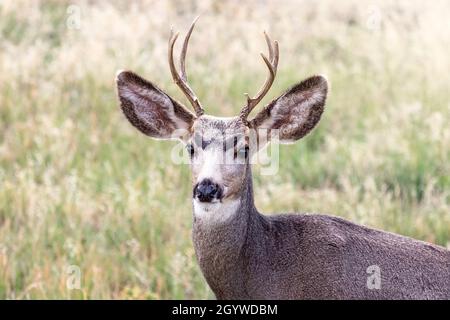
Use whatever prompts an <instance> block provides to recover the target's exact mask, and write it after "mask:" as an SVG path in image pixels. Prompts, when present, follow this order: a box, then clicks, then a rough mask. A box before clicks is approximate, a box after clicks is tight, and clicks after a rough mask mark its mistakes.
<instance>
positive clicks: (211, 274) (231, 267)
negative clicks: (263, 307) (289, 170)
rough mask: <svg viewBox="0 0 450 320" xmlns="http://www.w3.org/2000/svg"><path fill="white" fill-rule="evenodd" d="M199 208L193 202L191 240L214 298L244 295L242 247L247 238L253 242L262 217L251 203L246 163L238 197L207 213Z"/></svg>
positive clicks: (248, 167)
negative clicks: (214, 295) (242, 183)
mask: <svg viewBox="0 0 450 320" xmlns="http://www.w3.org/2000/svg"><path fill="white" fill-rule="evenodd" d="M196 210H197V211H196ZM199 210H201V209H199V207H198V206H196V204H195V202H194V223H193V224H194V225H193V241H194V247H195V251H196V255H197V260H198V262H199V265H200V268H201V269H202V272H203V274H204V276H205V278H206V280H207V282H208V284H209V285H210V287H211V288H212V290H213V291H214V293H215V294H216V296H218V297H226V296H227V295H228V294H231V293H232V294H233V295H234V297H242V298H244V297H245V296H246V295H245V292H244V290H245V288H244V286H242V282H243V281H245V277H246V276H245V272H246V269H245V268H244V261H245V259H243V255H244V254H245V252H244V250H243V248H245V245H246V243H247V242H248V239H252V240H251V241H252V242H253V241H255V237H257V236H258V235H257V234H253V233H255V232H254V231H255V230H256V229H257V228H256V225H257V222H258V221H259V220H260V219H261V217H262V216H261V215H260V214H259V213H258V211H257V210H256V208H255V206H254V201H253V185H252V174H251V168H250V165H248V166H247V169H246V176H245V179H244V185H243V186H242V192H241V196H240V197H239V198H238V199H236V200H230V201H224V203H223V204H222V205H220V206H219V207H217V209H216V210H211V211H210V212H199ZM207 214H210V215H211V216H207ZM213 215H214V216H213ZM249 233H252V235H250V234H249Z"/></svg>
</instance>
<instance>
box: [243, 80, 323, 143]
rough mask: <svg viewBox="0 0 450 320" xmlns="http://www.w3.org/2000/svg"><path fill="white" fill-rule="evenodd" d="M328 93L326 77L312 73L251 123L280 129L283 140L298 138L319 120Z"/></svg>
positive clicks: (281, 139) (271, 128)
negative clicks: (312, 74)
mask: <svg viewBox="0 0 450 320" xmlns="http://www.w3.org/2000/svg"><path fill="white" fill-rule="evenodd" d="M327 92H328V83H327V80H326V78H325V77H323V76H312V77H310V78H308V79H306V80H303V81H302V82H300V83H298V84H297V85H295V86H294V87H292V88H291V89H289V90H288V91H286V92H285V93H284V94H283V95H281V96H280V97H279V98H277V99H275V100H273V101H272V102H271V103H269V104H268V105H267V106H266V107H265V108H264V109H263V110H262V111H261V112H260V113H258V114H257V115H256V117H255V118H254V119H252V120H251V121H250V123H249V126H250V127H251V128H255V129H268V130H274V129H277V130H278V134H279V137H278V138H279V140H280V141H281V142H292V141H294V140H298V139H300V138H302V137H304V136H305V135H306V134H308V133H309V132H310V131H311V130H312V129H313V128H314V127H315V126H316V124H317V123H318V122H319V120H320V117H321V115H322V113H323V110H324V106H325V100H326V96H327Z"/></svg>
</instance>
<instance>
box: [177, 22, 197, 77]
mask: <svg viewBox="0 0 450 320" xmlns="http://www.w3.org/2000/svg"><path fill="white" fill-rule="evenodd" d="M199 17H200V16H197V17H196V18H195V19H194V21H192V24H191V27H190V28H189V31H188V32H187V34H186V37H185V38H184V42H183V50H182V51H181V56H180V69H181V78H182V79H183V80H184V81H187V75H186V53H187V48H188V44H189V39H190V38H191V33H192V31H193V30H194V27H195V23H196V22H197V20H198V18H199Z"/></svg>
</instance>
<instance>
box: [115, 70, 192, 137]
mask: <svg viewBox="0 0 450 320" xmlns="http://www.w3.org/2000/svg"><path fill="white" fill-rule="evenodd" d="M116 81H117V89H118V96H119V100H120V107H121V109H122V111H123V113H124V115H125V117H126V118H127V119H128V121H130V123H131V124H132V125H133V126H134V127H136V128H137V129H138V130H139V131H141V132H142V133H144V134H146V135H148V136H150V137H153V138H159V139H170V138H174V137H173V136H172V134H173V133H174V132H175V130H177V129H184V130H190V127H191V125H192V123H193V121H194V119H195V116H194V115H193V114H192V113H191V112H189V111H188V110H187V109H186V108H185V107H184V106H183V105H182V104H181V103H179V102H177V101H176V100H174V99H172V98H171V97H169V96H168V95H167V94H166V93H164V92H163V91H162V90H161V89H159V88H158V87H157V86H156V85H154V84H153V83H151V82H149V81H147V80H145V79H143V78H141V77H140V76H138V75H137V74H135V73H133V72H130V71H121V72H119V73H118V74H117V77H116Z"/></svg>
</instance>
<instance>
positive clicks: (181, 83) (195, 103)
mask: <svg viewBox="0 0 450 320" xmlns="http://www.w3.org/2000/svg"><path fill="white" fill-rule="evenodd" d="M197 19H198V17H197V18H196V19H195V20H194V22H193V23H192V25H191V27H190V28H189V31H188V33H187V34H186V37H185V39H184V43H183V49H182V51H181V56H180V69H181V75H180V74H179V73H178V71H177V68H176V67H175V63H174V59H173V48H174V46H175V42H176V41H177V38H178V35H179V34H178V32H177V33H176V34H174V33H173V30H172V29H171V30H170V38H169V50H168V59H169V67H170V72H171V73H172V78H173V81H174V82H175V83H176V84H177V85H178V87H179V88H180V89H181V91H182V92H183V93H184V94H185V95H186V97H187V98H188V100H189V102H190V103H191V105H192V107H193V108H194V110H195V113H196V115H197V117H199V116H201V115H202V114H203V113H204V110H203V108H202V106H201V104H200V101H199V100H198V98H197V97H196V95H195V93H194V91H193V90H192V89H191V88H190V87H189V85H188V83H187V75H186V52H187V47H188V43H189V38H190V36H191V33H192V30H193V29H194V26H195V23H196V22H197Z"/></svg>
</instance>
